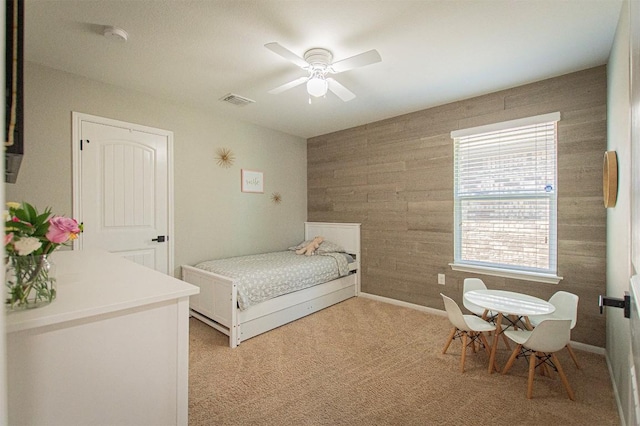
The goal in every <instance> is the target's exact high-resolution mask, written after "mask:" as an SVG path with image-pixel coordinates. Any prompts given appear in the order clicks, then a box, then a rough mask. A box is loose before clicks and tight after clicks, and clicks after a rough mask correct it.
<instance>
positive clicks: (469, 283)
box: [462, 278, 497, 322]
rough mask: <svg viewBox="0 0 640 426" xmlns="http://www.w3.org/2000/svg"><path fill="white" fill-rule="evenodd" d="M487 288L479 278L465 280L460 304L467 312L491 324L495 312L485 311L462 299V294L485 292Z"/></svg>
mask: <svg viewBox="0 0 640 426" xmlns="http://www.w3.org/2000/svg"><path fill="white" fill-rule="evenodd" d="M486 289H487V286H486V285H485V284H484V281H482V280H481V279H480V278H465V279H464V282H463V284H462V304H463V306H464V307H465V308H467V309H468V310H469V312H471V313H473V314H475V315H477V316H479V317H481V318H482V319H486V320H488V321H491V322H493V320H494V318H495V317H496V315H497V314H496V313H495V312H491V311H487V312H486V314H485V311H486V309H484V308H482V307H481V306H478V305H476V304H475V303H471V302H469V301H467V300H466V299H465V298H464V293H466V292H468V291H473V290H486Z"/></svg>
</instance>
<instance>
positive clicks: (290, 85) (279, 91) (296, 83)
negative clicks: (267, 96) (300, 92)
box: [269, 77, 309, 95]
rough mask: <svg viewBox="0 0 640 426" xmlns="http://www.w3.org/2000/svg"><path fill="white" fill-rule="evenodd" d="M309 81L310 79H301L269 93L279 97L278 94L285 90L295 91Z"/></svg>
mask: <svg viewBox="0 0 640 426" xmlns="http://www.w3.org/2000/svg"><path fill="white" fill-rule="evenodd" d="M307 80H309V77H300V78H297V79H295V80H293V81H290V82H288V83H285V84H283V85H282V86H278V87H276V88H275V89H271V90H269V93H271V94H272V95H277V94H278V93H282V92H284V91H285V90H289V89H293V88H294V87H296V86H299V85H301V84H302V83H306V82H307Z"/></svg>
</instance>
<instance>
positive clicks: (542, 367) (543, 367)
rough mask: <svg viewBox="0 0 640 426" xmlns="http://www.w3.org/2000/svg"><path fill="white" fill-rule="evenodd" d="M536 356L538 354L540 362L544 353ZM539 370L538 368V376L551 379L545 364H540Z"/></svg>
mask: <svg viewBox="0 0 640 426" xmlns="http://www.w3.org/2000/svg"><path fill="white" fill-rule="evenodd" d="M537 354H538V358H540V359H541V360H542V359H544V353H542V352H538V353H537ZM539 368H540V375H541V376H547V377H549V378H551V372H550V371H549V369H548V368H547V364H546V363H545V362H541V363H540V367H539Z"/></svg>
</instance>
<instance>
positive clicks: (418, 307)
mask: <svg viewBox="0 0 640 426" xmlns="http://www.w3.org/2000/svg"><path fill="white" fill-rule="evenodd" d="M358 296H359V297H364V298H366V299H373V300H377V301H378V302H384V303H389V304H391V305H397V306H402V307H405V308H411V309H415V310H417V311H422V312H427V313H430V314H434V315H439V316H441V317H446V316H447V313H446V312H445V311H443V310H440V309H435V308H429V307H428V306H422V305H416V304H415V303H409V302H403V301H402V300H396V299H391V298H389V297H382V296H377V295H375V294H370V293H363V292H360V294H359V295H358Z"/></svg>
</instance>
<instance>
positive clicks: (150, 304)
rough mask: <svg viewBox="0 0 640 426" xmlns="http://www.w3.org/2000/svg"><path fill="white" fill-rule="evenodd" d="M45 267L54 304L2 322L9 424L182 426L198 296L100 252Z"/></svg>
mask: <svg viewBox="0 0 640 426" xmlns="http://www.w3.org/2000/svg"><path fill="white" fill-rule="evenodd" d="M52 260H53V261H54V262H55V264H56V267H57V272H56V275H57V290H58V294H57V298H56V300H54V301H53V303H51V304H50V305H48V306H45V307H42V308H37V309H33V310H28V311H20V312H12V313H9V314H8V315H7V316H6V329H7V380H8V406H9V413H8V414H9V416H8V417H9V424H11V425H23V424H24V425H107V424H108V425H154V426H157V425H185V426H186V425H187V423H188V378H189V296H190V295H192V294H197V293H198V291H199V290H198V288H197V287H195V286H192V285H190V284H187V283H186V282H183V281H180V280H178V279H175V278H173V277H169V276H167V275H164V274H161V273H159V272H156V271H153V270H151V269H148V268H145V267H143V266H140V265H137V264H135V263H133V262H131V261H128V260H125V259H123V258H121V257H119V256H117V255H114V254H110V253H107V252H105V251H101V250H82V251H66V252H57V253H55V254H54V255H53V257H52Z"/></svg>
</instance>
